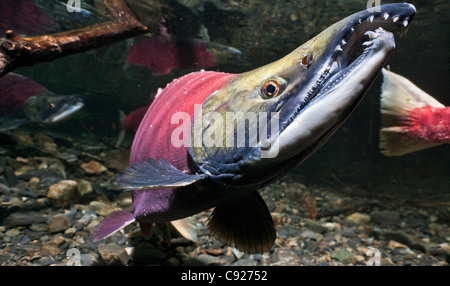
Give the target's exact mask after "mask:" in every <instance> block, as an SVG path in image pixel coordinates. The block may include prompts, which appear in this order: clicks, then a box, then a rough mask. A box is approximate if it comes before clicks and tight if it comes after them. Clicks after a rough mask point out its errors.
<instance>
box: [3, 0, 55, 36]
mask: <svg viewBox="0 0 450 286" xmlns="http://www.w3.org/2000/svg"><path fill="white" fill-rule="evenodd" d="M57 28H58V24H57V23H56V21H55V20H54V19H53V17H52V16H51V15H50V14H49V13H47V12H46V11H45V10H44V9H42V8H40V7H39V6H36V5H35V4H33V3H31V2H30V1H29V0H1V1H0V37H3V36H2V35H1V34H3V35H4V33H5V31H7V30H13V31H14V33H15V34H16V35H27V36H29V35H36V34H44V33H48V32H53V31H55V30H56V29H57Z"/></svg>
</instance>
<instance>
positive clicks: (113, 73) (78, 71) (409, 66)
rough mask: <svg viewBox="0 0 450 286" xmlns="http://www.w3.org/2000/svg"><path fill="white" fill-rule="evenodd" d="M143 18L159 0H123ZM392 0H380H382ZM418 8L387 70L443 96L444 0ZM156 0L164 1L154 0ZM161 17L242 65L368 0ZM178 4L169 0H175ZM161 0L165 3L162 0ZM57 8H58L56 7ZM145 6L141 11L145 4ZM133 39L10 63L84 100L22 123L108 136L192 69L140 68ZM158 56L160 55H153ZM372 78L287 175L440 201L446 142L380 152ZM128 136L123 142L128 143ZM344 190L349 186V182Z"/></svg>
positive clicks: (65, 25) (214, 6) (75, 23)
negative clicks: (48, 121) (65, 116)
mask: <svg viewBox="0 0 450 286" xmlns="http://www.w3.org/2000/svg"><path fill="white" fill-rule="evenodd" d="M31 2H33V3H36V4H38V5H40V6H41V7H42V8H44V9H45V10H46V11H47V12H48V13H49V14H50V15H52V16H53V17H54V18H55V19H56V22H57V23H58V24H59V27H58V30H68V29H74V28H79V27H85V26H88V25H92V24H95V23H101V22H103V21H105V20H107V19H109V18H110V16H109V15H108V13H107V11H106V10H105V8H104V7H103V6H102V5H101V1H94V0H81V2H82V7H83V9H84V10H83V11H84V12H83V13H81V14H79V13H78V14H77V13H67V12H66V11H65V10H64V9H62V8H61V7H63V6H62V5H61V2H64V1H56V0H55V1H39V0H34V1H31ZM127 2H129V4H130V6H131V7H132V8H133V7H134V8H135V9H137V12H136V13H137V14H138V15H139V16H140V17H142V22H144V23H146V22H151V20H152V19H154V18H155V17H158V15H153V14H152V7H154V6H158V5H159V4H158V3H159V2H157V1H147V2H146V3H143V2H144V1H143V0H129V1H127ZM391 2H395V1H382V3H383V4H385V3H391ZM410 2H411V3H413V4H414V5H415V6H416V8H417V11H418V12H417V15H416V17H415V19H414V21H413V23H412V24H411V27H410V29H409V32H408V33H407V34H406V35H405V36H404V37H402V38H401V39H397V41H396V44H397V48H396V50H395V53H394V54H393V56H392V57H391V59H390V60H389V63H388V64H389V65H390V66H391V68H392V70H394V71H395V72H396V73H399V74H401V75H403V76H405V77H407V78H409V79H410V80H411V81H413V82H414V83H415V84H416V85H418V86H419V87H420V88H422V89H423V90H425V91H426V92H428V93H429V94H431V95H432V96H434V97H435V98H436V99H437V100H439V101H440V102H442V103H443V104H444V105H446V106H449V105H450V98H449V96H448V94H449V87H448V79H449V76H450V69H449V66H450V62H449V49H448V46H449V33H448V31H449V28H450V23H449V18H448V15H449V12H450V3H449V2H448V1H443V0H434V1H410ZM161 3H164V1H162V2H161ZM170 3H172V4H171V5H169V6H170V7H172V8H171V9H173V10H171V11H170V12H167V15H172V18H170V17H168V19H166V21H167V23H166V26H167V27H168V32H171V33H175V34H176V35H177V36H178V37H186V38H200V36H199V34H200V31H201V30H202V31H203V34H204V33H205V31H206V32H207V35H208V36H209V40H210V41H211V42H215V43H220V44H223V45H226V46H231V47H234V48H236V49H239V50H240V51H241V52H242V53H243V54H244V58H243V59H240V60H237V59H235V60H233V59H231V60H228V61H226V62H222V63H220V64H218V65H216V66H214V67H207V68H205V69H207V70H219V71H224V72H232V73H241V72H245V71H248V70H251V69H253V68H256V67H259V66H261V65H263V64H266V63H269V62H272V61H274V60H276V59H279V58H281V57H282V56H284V55H286V54H287V53H288V52H290V51H292V50H293V49H295V48H296V47H297V46H299V45H301V44H302V43H304V42H305V41H307V40H308V39H310V38H311V37H313V36H314V35H316V34H317V33H319V32H320V31H322V30H323V29H324V28H326V27H328V26H329V25H331V24H333V23H335V22H336V21H338V20H340V19H342V18H344V17H345V16H348V15H350V14H352V13H355V12H357V11H360V10H363V9H365V8H366V3H367V1H358V0H353V1H340V0H337V1H312V0H311V1H309V0H305V1H301V0H297V1H294V0H290V1H279V0H270V1H253V0H252V1H250V0H248V1H244V0H242V1H240V0H236V1H232V0H217V1H204V0H194V1H189V0H184V1H183V0H179V1H171V2H170ZM176 3H177V5H176ZM166 4H167V3H166ZM63 8H65V7H63ZM145 9H148V10H145ZM132 43H133V40H132V39H130V40H126V41H122V42H120V43H117V44H114V45H111V46H107V47H102V48H99V49H96V50H92V51H89V52H85V53H82V54H78V55H74V56H69V57H65V58H61V59H59V60H56V61H53V62H51V63H44V64H38V65H35V66H32V67H25V68H20V69H18V70H16V71H15V72H17V73H20V74H23V75H26V76H28V77H30V78H32V79H33V80H36V81H38V82H39V83H41V84H42V85H44V86H45V87H47V88H48V89H50V90H52V91H53V92H57V93H61V94H83V95H84V96H85V103H86V104H85V107H84V108H83V110H82V111H81V112H80V113H78V114H77V115H76V116H75V117H74V118H72V119H70V120H69V121H67V122H64V123H60V124H58V125H54V126H38V127H36V126H24V127H22V128H26V129H36V128H37V129H39V130H40V131H42V130H44V131H45V130H47V131H52V132H54V133H57V134H58V133H59V134H64V135H66V136H72V137H73V138H77V137H84V138H93V140H101V141H103V142H110V143H111V144H114V143H115V141H116V140H117V136H118V134H119V131H120V121H119V109H120V110H123V111H124V112H125V113H128V112H130V111H132V110H134V109H136V108H138V107H141V106H143V105H146V104H148V102H149V99H150V96H151V95H152V94H154V93H155V92H156V90H157V89H158V88H159V87H164V86H165V85H166V84H167V83H169V82H171V81H172V80H173V79H174V78H177V77H180V76H182V75H184V74H186V73H188V72H191V71H194V70H198V69H199V68H191V69H185V70H173V71H172V72H170V73H169V74H165V75H154V74H152V72H151V70H149V69H148V68H145V67H141V66H136V65H132V64H129V63H127V60H126V57H127V51H128V50H129V48H130V46H131V45H132ZM161 56H163V55H161ZM380 84H381V80H380V79H378V80H377V81H376V82H375V84H374V85H373V87H372V88H371V89H370V91H369V92H368V94H367V96H366V98H365V99H364V101H363V102H362V104H361V105H360V106H359V107H358V108H357V110H356V111H355V113H354V114H353V115H352V117H351V118H350V119H349V121H348V122H347V123H346V124H345V125H344V126H343V128H341V129H340V130H339V131H338V132H337V133H336V134H335V135H334V137H332V139H331V140H329V141H328V142H327V143H326V144H325V146H323V148H322V149H320V150H319V151H318V152H317V153H316V154H315V155H313V156H312V157H311V158H310V159H309V160H308V161H307V162H305V163H304V164H303V165H301V166H300V167H298V168H297V169H295V170H293V171H292V172H291V174H290V176H294V177H296V178H298V180H300V181H307V182H309V183H317V184H331V185H335V186H336V191H337V192H339V191H342V190H343V189H346V188H347V187H350V188H351V189H352V190H353V191H354V194H355V195H359V194H360V193H361V192H362V191H364V192H367V193H368V195H373V196H374V197H376V196H379V195H391V196H393V198H395V196H399V197H401V198H410V199H413V200H430V201H433V202H448V201H449V198H450V192H449V190H450V147H449V146H448V145H444V146H438V147H434V148H431V149H428V150H424V151H421V152H416V153H413V154H409V155H405V156H401V157H393V158H388V157H385V156H383V155H381V154H380V152H379V149H378V139H379V136H378V132H379V128H380V122H381V119H380V112H379V94H380ZM129 145H130V139H129V138H128V141H125V143H124V146H125V147H126V148H129ZM347 189H348V188H347Z"/></svg>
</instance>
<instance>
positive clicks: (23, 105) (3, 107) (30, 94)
mask: <svg viewBox="0 0 450 286" xmlns="http://www.w3.org/2000/svg"><path fill="white" fill-rule="evenodd" d="M83 105H84V104H83V100H82V98H81V96H79V95H59V94H55V93H53V92H51V91H49V90H48V89H46V88H45V87H43V86H42V85H40V84H39V83H37V82H35V81H33V80H31V79H29V78H27V77H24V76H22V75H18V74H14V73H9V74H6V75H4V76H3V77H0V130H9V129H13V128H15V127H17V126H19V125H21V124H24V123H27V122H34V123H45V124H46V123H55V122H58V121H61V120H64V119H67V118H68V117H69V116H71V115H72V114H74V113H75V112H76V111H78V110H79V109H80V108H82V107H83Z"/></svg>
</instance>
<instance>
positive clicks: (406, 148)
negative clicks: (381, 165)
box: [380, 69, 445, 156]
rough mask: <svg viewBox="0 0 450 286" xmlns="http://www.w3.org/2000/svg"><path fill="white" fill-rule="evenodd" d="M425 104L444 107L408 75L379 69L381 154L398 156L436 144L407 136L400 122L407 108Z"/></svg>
mask: <svg viewBox="0 0 450 286" xmlns="http://www.w3.org/2000/svg"><path fill="white" fill-rule="evenodd" d="M428 105H430V106H432V107H438V108H444V107H445V106H444V105H443V104H441V103H440V102H439V101H437V100H436V99H434V98H433V97H432V96H430V95H429V94H427V93H426V92H424V91H423V90H421V89H420V88H418V87H417V86H416V85H414V84H413V83H412V82H411V81H409V80H408V79H406V78H404V77H402V76H400V75H398V74H395V73H393V72H391V71H388V70H386V69H383V85H382V88H381V116H382V129H381V130H380V149H381V152H382V153H383V154H384V155H386V156H400V155H404V154H407V153H411V152H415V151H419V150H422V149H426V148H430V147H433V146H437V145H439V143H436V142H433V141H425V140H421V139H418V138H414V137H411V136H408V134H406V133H405V132H404V124H405V121H407V119H408V117H409V116H410V113H411V111H412V110H413V109H415V108H422V107H425V106H428Z"/></svg>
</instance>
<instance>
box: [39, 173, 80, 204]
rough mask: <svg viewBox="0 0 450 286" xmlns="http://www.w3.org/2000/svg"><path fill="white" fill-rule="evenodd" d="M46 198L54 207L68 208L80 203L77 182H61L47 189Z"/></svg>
mask: <svg viewBox="0 0 450 286" xmlns="http://www.w3.org/2000/svg"><path fill="white" fill-rule="evenodd" d="M47 198H48V199H49V200H50V202H51V203H52V204H53V205H54V206H56V207H65V206H70V205H73V204H75V203H78V202H80V193H79V192H78V189H77V182H76V181H73V180H62V181H59V182H58V183H56V184H54V185H51V186H50V188H49V189H48V194H47Z"/></svg>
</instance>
